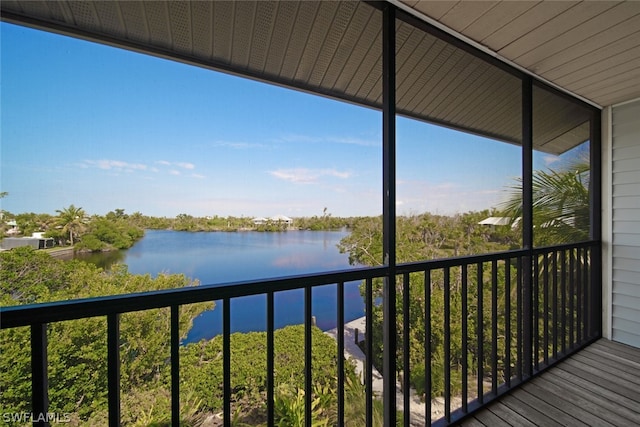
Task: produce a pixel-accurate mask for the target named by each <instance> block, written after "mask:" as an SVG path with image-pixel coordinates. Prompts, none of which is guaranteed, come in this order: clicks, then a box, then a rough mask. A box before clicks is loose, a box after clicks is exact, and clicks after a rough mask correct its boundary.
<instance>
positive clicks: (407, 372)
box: [402, 273, 411, 427]
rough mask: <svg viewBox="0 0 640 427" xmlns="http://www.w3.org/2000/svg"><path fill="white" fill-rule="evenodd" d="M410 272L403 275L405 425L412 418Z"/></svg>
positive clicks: (403, 397) (403, 395)
mask: <svg viewBox="0 0 640 427" xmlns="http://www.w3.org/2000/svg"><path fill="white" fill-rule="evenodd" d="M409 303H410V301H409V273H404V274H403V275H402V369H403V375H402V403H403V410H404V425H405V427H409V421H410V419H411V400H410V390H411V385H410V382H409V380H410V379H411V370H410V366H409V360H410V359H409V318H410V317H409Z"/></svg>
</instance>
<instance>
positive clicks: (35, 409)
mask: <svg viewBox="0 0 640 427" xmlns="http://www.w3.org/2000/svg"><path fill="white" fill-rule="evenodd" d="M47 346H48V343H47V324H46V323H36V324H34V325H31V411H32V413H33V414H34V421H33V425H34V426H46V425H48V423H47V422H45V421H44V420H43V419H42V418H43V417H41V416H40V414H46V413H47V412H48V411H49V375H48V372H47V368H48V356H47ZM36 420H39V421H36Z"/></svg>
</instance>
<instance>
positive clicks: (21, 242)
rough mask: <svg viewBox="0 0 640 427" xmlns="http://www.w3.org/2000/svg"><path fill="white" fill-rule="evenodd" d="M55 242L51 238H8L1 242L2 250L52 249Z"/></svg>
mask: <svg viewBox="0 0 640 427" xmlns="http://www.w3.org/2000/svg"><path fill="white" fill-rule="evenodd" d="M53 245H54V240H53V239H52V238H51V237H6V238H4V239H2V242H0V246H1V247H2V249H13V248H20V247H23V246H31V247H32V248H34V249H46V248H52V247H53Z"/></svg>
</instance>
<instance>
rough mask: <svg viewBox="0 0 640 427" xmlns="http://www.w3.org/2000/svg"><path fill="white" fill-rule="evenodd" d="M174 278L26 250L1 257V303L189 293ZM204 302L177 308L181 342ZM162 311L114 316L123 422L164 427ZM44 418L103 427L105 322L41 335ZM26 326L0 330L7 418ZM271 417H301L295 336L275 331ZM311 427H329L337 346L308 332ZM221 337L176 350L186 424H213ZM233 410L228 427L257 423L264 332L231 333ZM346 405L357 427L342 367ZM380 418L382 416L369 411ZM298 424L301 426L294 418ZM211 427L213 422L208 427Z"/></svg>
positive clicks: (357, 405)
mask: <svg viewBox="0 0 640 427" xmlns="http://www.w3.org/2000/svg"><path fill="white" fill-rule="evenodd" d="M196 285H197V283H195V282H192V281H190V280H189V279H187V278H186V277H184V276H182V275H159V276H158V277H157V278H155V279H154V278H151V277H150V276H149V275H133V274H130V273H128V272H127V270H126V267H125V266H117V267H116V268H114V269H112V270H111V271H109V272H106V271H102V270H100V269H98V268H96V267H95V266H93V265H91V264H87V263H83V262H81V261H68V262H64V261H61V260H57V259H55V258H52V257H50V256H49V255H48V254H46V253H44V252H42V251H35V250H33V249H31V248H28V247H25V248H17V249H14V250H11V251H4V252H1V253H0V304H1V305H2V306H12V305H20V304H28V303H34V302H44V301H57V300H66V299H73V298H84V297H92V296H97V295H106V294H120V293H130V292H141V291H150V290H156V289H169V288H176V287H184V286H196ZM212 307H213V304H212V303H201V304H192V305H186V306H181V311H180V335H181V337H182V338H184V337H185V336H186V334H187V332H188V330H189V329H190V328H191V324H192V321H193V319H194V318H195V317H196V316H198V315H199V314H200V313H202V312H203V311H204V310H207V309H211V308H212ZM169 324H170V313H169V310H168V309H157V310H147V311H140V312H132V313H126V314H123V315H122V316H121V325H120V351H121V360H122V366H121V389H122V422H123V424H125V425H169V424H170V385H169V384H170V365H169V364H168V360H169V359H170V356H169V354H170V348H169V345H170V340H169V339H168V336H169ZM47 333H48V341H49V345H48V358H49V397H50V402H51V403H50V412H56V413H60V414H72V424H73V425H91V426H93V425H104V424H106V420H107V410H106V408H107V367H106V352H107V349H106V346H107V337H106V319H105V318H104V317H100V318H89V319H83V320H78V321H67V322H58V323H53V324H50V325H49V327H48V331H47ZM29 334H30V331H29V329H28V328H13V329H5V330H2V331H0V372H2V373H3V374H2V380H1V381H2V384H1V388H2V391H3V392H2V395H1V396H0V407H2V408H3V411H4V412H7V413H24V412H29V411H30V403H29V402H30V395H31V389H30V382H29V381H25V379H28V378H30V370H31V367H30V354H29V351H28V349H29ZM274 341H275V342H274V347H275V359H274V363H275V372H274V374H275V409H276V417H277V419H278V420H279V425H283V426H285V425H300V420H301V419H303V417H304V328H303V327H302V326H290V327H286V328H283V329H281V330H276V331H275V333H274ZM312 345H313V349H312V354H313V366H312V368H313V372H314V379H313V384H314V386H313V389H314V395H313V402H314V407H313V414H314V425H335V424H336V419H335V417H336V405H337V394H336V390H337V383H336V366H337V365H336V363H337V356H336V354H337V345H336V342H335V340H334V339H333V338H331V337H329V336H328V335H325V334H324V333H322V332H321V331H320V330H319V329H318V328H313V330H312ZM221 352H222V339H221V337H220V336H218V337H216V338H214V339H212V340H209V341H201V342H198V343H191V344H188V345H185V346H183V347H181V355H180V358H181V359H180V360H181V380H182V385H181V405H182V418H183V421H184V423H185V425H200V424H201V423H202V422H203V421H204V420H207V419H208V420H209V422H214V423H215V420H218V418H217V417H216V414H218V413H220V411H221V409H222V375H223V374H222V357H221V354H222V353H221ZM231 352H232V353H231V375H232V377H231V381H232V409H233V417H234V424H235V425H260V424H264V423H265V422H266V407H265V404H264V401H265V396H266V375H265V373H266V334H265V333H258V332H256V333H247V334H240V333H236V334H232V335H231ZM345 374H346V376H347V384H346V392H345V393H346V398H347V399H348V402H349V405H348V408H347V410H348V412H347V414H348V417H349V420H350V422H352V423H353V424H352V425H362V423H363V422H364V414H365V406H364V400H363V398H362V396H363V393H364V389H363V386H362V385H361V384H360V382H359V380H358V379H357V377H356V376H355V373H354V370H353V367H352V366H351V365H350V364H347V369H346V372H345ZM376 411H377V412H376V414H377V416H378V417H379V416H380V411H381V408H380V407H379V406H376ZM301 417H302V418H301ZM243 423H244V424H243ZM214 425H215V424H214Z"/></svg>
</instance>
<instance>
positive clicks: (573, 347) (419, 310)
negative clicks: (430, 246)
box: [0, 241, 601, 426]
mask: <svg viewBox="0 0 640 427" xmlns="http://www.w3.org/2000/svg"><path fill="white" fill-rule="evenodd" d="M597 248H599V243H598V242H595V241H589V242H580V243H575V244H566V245H557V246H551V247H545V248H535V249H531V250H528V249H521V250H514V251H505V252H498V253H491V254H482V255H473V256H463V257H456V258H448V259H437V260H429V261H422V262H415V263H407V264H400V265H397V266H396V267H395V269H394V270H393V271H394V272H395V276H394V277H393V278H391V277H390V276H389V275H390V271H392V270H391V269H389V268H387V267H385V266H381V267H372V268H358V269H351V270H344V271H335V272H329V273H322V274H308V275H299V276H290V277H282V278H274V279H267V280H255V281H247V282H237V283H226V284H221V285H201V286H191V287H185V288H178V289H169V290H160V291H152V292H145V293H137V294H126V295H113V296H104V297H96V298H89V299H78V300H68V301H57V302H50V303H41V304H32V305H24V306H13V307H2V308H0V316H1V322H0V327H1V328H2V329H7V328H15V327H25V326H27V327H30V328H31V338H30V341H31V365H32V378H31V382H32V412H33V413H36V414H37V413H46V412H47V410H48V407H49V400H48V377H47V369H48V362H47V360H48V357H47V356H48V355H47V325H48V324H52V323H55V322H61V321H68V320H77V319H83V318H90V317H97V316H106V317H107V354H106V355H105V357H106V359H107V376H108V409H109V424H110V425H114V426H115V425H119V424H120V421H121V414H120V394H121V392H120V384H121V382H120V381H121V379H120V363H121V362H120V316H121V315H122V314H125V313H129V312H134V311H142V310H150V309H158V308H168V309H170V310H171V315H170V331H169V336H168V337H167V341H169V342H170V364H171V373H170V376H171V380H170V384H171V413H172V424H173V425H178V424H179V423H180V394H179V392H180V365H179V347H180V345H181V343H180V336H179V308H180V306H182V305H185V304H194V303H201V302H210V301H221V304H220V307H221V308H222V325H223V326H222V334H221V335H222V342H223V351H222V366H223V375H224V380H223V384H222V390H223V408H222V413H223V417H224V423H225V425H230V423H231V414H232V408H231V395H232V389H231V374H230V372H231V347H230V346H231V344H230V336H231V314H230V313H231V301H232V300H234V299H235V298H240V297H245V296H250V295H264V296H265V297H266V301H265V304H266V306H267V309H266V332H267V334H266V335H267V337H266V361H267V364H266V367H267V372H266V398H267V399H266V400H267V405H266V414H267V415H266V416H267V423H268V424H269V425H274V423H275V414H274V384H275V383H274V312H275V307H274V295H276V294H278V293H279V292H283V291H291V290H296V289H298V290H304V299H303V305H304V342H305V345H304V348H305V352H304V366H305V368H304V376H305V384H304V392H305V396H304V400H305V420H306V425H310V424H311V420H312V416H313V414H312V406H313V404H312V395H313V383H312V375H313V373H312V356H313V355H312V350H311V349H312V346H311V335H312V325H313V320H312V299H313V296H312V290H313V289H314V288H315V287H318V286H324V285H335V286H336V305H337V307H336V318H335V320H336V324H337V328H336V344H337V347H336V349H337V353H336V360H337V364H336V366H337V372H336V378H337V384H338V390H337V408H336V414H337V420H338V424H342V423H343V422H344V417H345V388H344V382H345V364H346V363H348V362H346V361H345V357H344V355H345V353H344V351H345V327H344V322H345V312H344V296H345V290H344V285H345V283H347V282H354V281H362V283H363V290H362V293H363V296H364V300H365V301H364V303H365V304H364V305H365V314H366V319H365V322H366V328H365V329H366V331H365V334H364V345H363V347H364V354H365V360H364V367H363V368H364V371H363V379H364V384H365V397H364V398H365V400H366V415H365V420H366V424H367V425H371V424H373V416H374V405H373V401H374V399H376V398H378V397H380V396H376V392H375V391H374V388H373V371H374V369H376V366H375V364H376V362H375V361H376V354H375V351H377V350H375V351H374V341H375V340H376V339H377V338H376V334H379V333H382V330H383V328H381V327H380V326H381V325H379V324H376V323H374V320H373V319H374V318H376V316H373V312H374V311H375V310H378V309H380V310H381V306H380V304H379V302H380V299H381V298H382V294H381V286H380V283H381V279H393V280H395V283H396V289H398V292H397V295H398V296H397V298H398V300H397V301H396V304H397V306H398V307H400V308H399V309H398V312H397V315H398V319H397V320H398V322H399V325H401V327H398V331H397V334H398V335H397V336H396V337H395V341H394V340H391V342H392V348H384V349H383V350H382V351H384V352H390V354H395V355H397V357H398V363H397V366H398V367H399V369H400V370H401V371H402V372H396V373H384V375H397V380H398V383H399V386H400V390H401V392H403V393H404V395H403V398H402V405H401V407H400V408H399V409H401V410H402V412H399V413H398V414H399V415H398V416H399V417H402V419H403V422H404V425H407V426H408V425H410V423H411V422H412V421H413V422H414V421H416V420H419V419H420V418H418V417H424V423H425V424H431V423H432V422H434V423H435V424H437V425H441V424H442V425H446V424H450V423H453V422H457V421H460V420H461V419H463V418H464V417H466V416H467V415H469V414H470V413H472V412H473V411H474V410H476V409H478V408H480V407H482V406H483V405H486V404H487V403H488V402H490V401H492V400H494V399H495V398H497V397H498V396H500V395H501V394H503V393H504V392H506V391H508V390H509V389H511V388H513V387H515V386H517V385H518V384H520V383H522V382H523V381H526V380H527V379H528V378H530V377H531V376H533V375H535V374H536V373H537V372H539V371H541V370H543V369H545V368H547V367H549V366H551V365H553V364H554V363H556V362H557V361H559V360H561V359H562V358H564V357H566V356H567V355H569V354H571V353H572V352H575V351H577V350H578V349H579V348H581V347H583V346H584V345H586V344H587V343H589V342H591V341H592V340H594V339H595V338H597V337H598V336H599V335H600V333H601V332H600V330H599V329H598V327H597V325H598V322H597V320H596V319H595V318H594V317H595V316H598V315H599V304H600V300H599V296H598V295H599V294H598V292H597V289H596V288H595V287H596V286H599V282H598V279H597V278H595V277H593V271H595V270H593V269H592V266H591V258H592V256H593V255H594V253H595V254H597V253H598V252H597V251H595V252H594V249H597ZM598 262H599V260H598ZM377 280H379V281H380V283H378V282H376V281H377ZM416 301H418V302H417V303H416ZM377 319H378V320H376V321H379V317H378V318H377ZM416 331H420V334H418V335H421V336H422V338H420V336H418V338H417V339H418V341H420V339H422V342H421V344H420V346H421V347H420V348H419V349H418V350H416V347H415V345H413V346H412V345H411V340H412V339H414V338H412V337H413V336H414V335H416ZM422 331H423V332H422ZM393 343H397V345H395V344H393ZM393 347H395V348H393ZM414 372H418V373H419V375H418V376H417V380H416V375H413V373H414ZM420 372H422V373H421V374H420ZM400 374H401V375H400ZM416 387H418V388H421V389H424V390H425V391H424V396H423V397H424V405H423V410H422V412H423V413H422V414H421V413H416V412H415V410H414V405H412V403H411V401H410V399H411V393H410V390H412V389H414V390H415V389H416ZM438 396H440V398H441V399H440V402H441V403H438V404H439V405H441V406H442V408H440V412H433V411H434V410H436V409H438V408H435V406H434V405H435V404H434V402H438V399H437V398H438ZM384 398H393V397H392V396H391V397H389V396H384ZM434 398H435V400H433V399H434ZM394 400H395V399H394ZM432 412H433V413H434V414H436V415H433V416H432ZM432 418H433V419H432ZM434 420H435V421H434ZM34 424H36V423H34ZM41 424H44V423H41Z"/></svg>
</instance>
